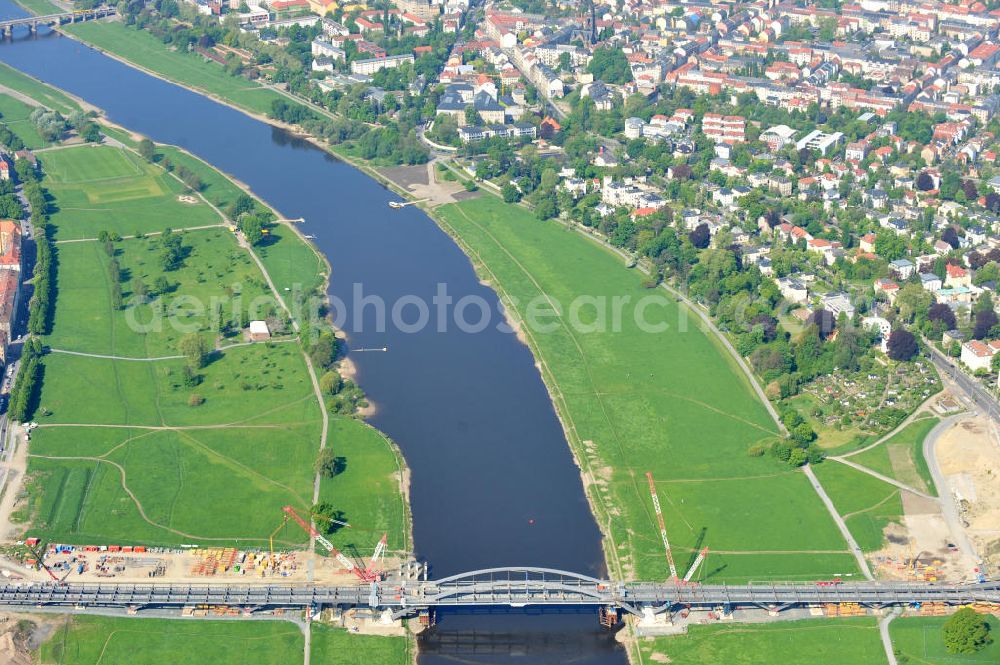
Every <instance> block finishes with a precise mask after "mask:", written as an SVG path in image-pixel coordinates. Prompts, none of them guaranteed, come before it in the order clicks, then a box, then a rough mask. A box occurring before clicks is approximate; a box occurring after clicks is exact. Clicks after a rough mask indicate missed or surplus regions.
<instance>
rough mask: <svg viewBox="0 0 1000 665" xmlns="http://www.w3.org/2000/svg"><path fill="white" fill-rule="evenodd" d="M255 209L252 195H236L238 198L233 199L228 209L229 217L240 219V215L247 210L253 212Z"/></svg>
mask: <svg viewBox="0 0 1000 665" xmlns="http://www.w3.org/2000/svg"><path fill="white" fill-rule="evenodd" d="M253 210H254V202H253V199H252V198H250V196H249V195H247V194H240V195H239V196H237V197H236V200H235V201H233V203H232V204H231V205H230V206H229V210H228V212H229V218H230V219H239V218H240V215H242V214H244V213H247V212H253Z"/></svg>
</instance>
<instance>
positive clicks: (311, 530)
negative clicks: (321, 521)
mask: <svg viewBox="0 0 1000 665" xmlns="http://www.w3.org/2000/svg"><path fill="white" fill-rule="evenodd" d="M282 510H283V511H285V514H287V515H288V516H289V517H290V518H292V519H293V520H295V523H296V524H298V525H299V526H300V527H302V529H303V530H304V531H305V532H306V533H308V534H309V535H310V536H312V537H313V538H315V539H316V542H318V543H319V544H320V545H322V546H323V547H324V549H326V551H328V552H329V553H330V554H331V555H333V557H334V558H335V559H336V560H337V561H338V562H339V563H340V565H342V566H343V567H344V568H346V569H347V570H348V571H350V572H351V573H353V574H354V575H355V576H356V577H357V578H358V579H359V580H361V581H362V582H369V583H370V582H378V581H379V580H380V579H381V577H382V574H381V572H380V571H379V570H377V568H376V567H377V565H378V562H379V560H380V559H381V558H382V556H383V555H384V554H385V548H386V540H387V538H388V536H389V534H387V533H384V534H382V540H380V541H379V542H378V545H376V546H375V553H374V554H372V558H371V560H370V561H369V562H368V565H367V566H366V567H364V568H362V567H361V566H360V565H359V564H357V563H355V562H354V561H351V560H350V559H349V558H347V557H346V556H345V555H344V553H343V552H341V551H340V550H338V549H337V548H336V547H334V546H333V543H331V542H330V541H329V540H327V539H326V538H325V537H324V536H323V534H321V533H320V532H319V531H317V530H316V529H315V527H313V525H312V524H310V523H309V522H307V521H306V520H305V519H303V518H302V516H301V515H299V514H298V513H297V512H295V509H294V508H292V507H291V506H285V507H283V508H282Z"/></svg>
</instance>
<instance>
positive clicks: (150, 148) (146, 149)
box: [136, 139, 156, 162]
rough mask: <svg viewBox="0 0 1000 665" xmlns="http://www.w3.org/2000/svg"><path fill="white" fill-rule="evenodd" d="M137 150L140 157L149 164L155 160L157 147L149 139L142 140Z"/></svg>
mask: <svg viewBox="0 0 1000 665" xmlns="http://www.w3.org/2000/svg"><path fill="white" fill-rule="evenodd" d="M136 150H137V151H138V152H139V156H140V157H142V158H143V159H145V160H146V161H147V162H152V161H153V158H154V157H155V156H156V146H155V145H153V142H152V141H150V140H149V139H142V140H141V141H139V145H137V146H136Z"/></svg>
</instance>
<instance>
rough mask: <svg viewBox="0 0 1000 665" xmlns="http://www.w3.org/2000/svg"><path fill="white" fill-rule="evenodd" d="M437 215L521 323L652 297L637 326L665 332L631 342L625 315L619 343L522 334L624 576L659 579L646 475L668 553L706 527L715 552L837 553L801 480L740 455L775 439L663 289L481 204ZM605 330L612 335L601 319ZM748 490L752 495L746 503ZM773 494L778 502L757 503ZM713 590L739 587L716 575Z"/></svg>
mask: <svg viewBox="0 0 1000 665" xmlns="http://www.w3.org/2000/svg"><path fill="white" fill-rule="evenodd" d="M438 212H439V213H440V215H441V216H442V217H443V218H444V219H445V220H446V222H447V223H448V224H449V225H451V226H452V228H453V229H454V230H455V231H456V232H457V233H458V235H459V236H460V237H461V239H462V241H463V242H465V243H466V244H467V245H468V246H469V247H470V248H471V251H472V256H473V257H474V259H475V260H477V261H479V262H483V263H485V264H486V266H487V267H488V268H489V270H490V271H491V273H492V274H490V273H487V275H486V276H487V278H489V279H490V281H491V282H499V284H498V286H500V287H501V288H502V290H503V292H504V293H506V294H507V295H509V296H510V297H512V298H514V299H516V302H517V305H516V309H517V311H518V313H519V314H521V315H522V316H523V315H524V313H525V310H526V304H527V303H529V302H530V301H531V300H532V299H533V298H537V297H538V296H539V295H540V293H541V292H544V293H545V294H547V295H548V296H549V297H551V298H553V299H555V300H557V301H559V302H560V303H561V304H562V306H563V307H564V308H568V307H569V306H570V304H571V303H572V302H573V300H574V299H575V298H576V297H578V296H580V295H586V296H593V297H596V298H598V299H600V298H602V297H603V298H607V299H608V301H610V299H611V298H612V297H614V296H628V297H629V298H631V302H632V303H633V304H634V303H636V302H637V301H639V300H640V299H642V298H644V297H646V296H654V297H656V298H658V299H659V300H658V301H657V302H656V304H654V305H652V306H649V307H648V308H647V309H646V311H645V314H646V320H647V321H649V322H650V323H661V322H665V323H667V324H668V326H669V327H668V329H667V330H666V331H665V332H660V333H656V334H653V333H647V332H643V331H642V330H641V329H640V327H639V325H638V324H637V323H636V320H635V317H634V316H633V314H634V311H633V309H632V308H631V307H626V308H625V309H624V310H623V312H624V314H623V316H622V317H621V319H622V321H621V328H620V332H610V331H609V332H596V333H585V332H580V331H576V332H568V331H567V330H566V328H565V327H563V326H559V325H557V326H553V329H552V331H551V332H546V333H542V332H535V333H534V342H535V344H536V345H537V347H538V349H537V352H538V354H539V358H540V360H541V361H542V363H543V369H542V371H543V374H544V375H546V376H547V378H549V379H550V380H551V378H552V377H555V381H556V383H557V384H558V388H559V390H558V391H557V393H556V395H555V398H556V403H557V407H558V408H559V409H560V410H561V411H563V415H564V416H567V417H568V419H569V420H570V427H571V430H573V431H574V432H575V436H574V439H575V440H574V441H573V442H572V443H573V444H574V445H575V446H576V447H577V450H578V452H584V450H586V451H587V453H588V457H589V458H590V464H589V466H590V467H591V468H593V469H594V470H595V472H598V473H597V475H600V477H601V480H602V482H600V483H598V484H596V485H595V486H591V487H590V490H589V491H590V492H591V493H592V494H593V493H597V494H598V495H599V496H600V497H601V498H602V499H603V500H607V501H608V502H609V503H610V504H611V505H612V506H613V507H614V510H615V511H620V514H619V512H615V513H614V517H613V518H611V517H610V516H604V515H601V514H599V515H598V519H599V520H601V521H602V523H605V524H609V525H610V529H611V531H612V533H613V535H614V538H615V541H616V542H617V543H619V549H618V551H617V552H616V554H617V555H618V556H619V557H622V558H623V559H624V561H625V566H626V567H628V568H630V570H629V571H628V572H629V573H632V574H635V575H636V576H637V577H654V576H658V575H660V573H661V572H662V570H661V569H662V545H661V544H660V540H659V536H658V529H657V527H656V522H655V519H653V517H652V515H653V513H652V507H651V502H650V497H649V490H648V488H647V485H646V479H645V477H644V472H645V471H646V470H651V471H653V472H654V474H655V476H656V479H657V481H658V482H659V487H660V499H661V501H662V502H663V504H664V505H665V506H667V512H668V527H667V528H668V531H669V532H670V534H671V540H672V542H676V546H677V547H680V548H685V547H688V548H689V547H693V546H694V545H695V544H696V542H697V534H698V533H700V531H701V530H702V529H706V530H707V531H706V542H705V545H708V546H709V547H719V545H718V543H717V542H716V541H719V542H727V543H729V544H731V545H732V547H719V549H732V550H739V551H748V550H753V549H754V548H760V549H761V550H767V551H771V550H773V551H788V550H834V551H846V546H845V545H844V543H843V541H842V539H841V537H840V536H839V535H838V533H837V531H836V527H835V525H834V524H833V522H832V520H831V519H830V518H829V516H828V515H825V514H824V511H823V509H822V505H821V503H820V502H819V499H818V498H817V497H816V496H815V495H814V493H813V492H812V490H811V488H810V487H809V486H808V483H807V482H805V479H804V478H800V477H798V476H794V475H792V474H790V473H788V471H789V469H788V467H785V466H781V465H780V464H777V463H776V462H775V461H773V460H771V459H770V458H767V457H764V458H752V457H749V456H748V455H747V450H748V448H750V447H751V446H752V445H754V444H757V443H764V444H766V443H768V442H770V441H772V440H774V439H775V438H776V437H777V436H778V434H777V429H776V427H775V425H774V423H773V422H772V421H771V419H770V418H769V416H768V414H767V411H766V410H765V408H764V406H763V404H761V403H760V402H759V401H758V400H757V398H756V396H755V395H754V393H753V392H752V391H751V390H750V388H749V386H748V383H747V381H746V379H745V377H743V376H741V375H740V374H739V373H738V370H737V369H736V368H735V364H734V362H733V360H732V359H731V358H729V357H728V356H727V355H726V354H725V353H724V352H723V351H721V350H720V347H719V346H718V344H717V342H716V341H715V340H712V339H709V337H708V336H706V335H705V334H704V333H703V332H701V330H700V329H699V328H698V326H697V322H698V319H697V318H696V317H695V315H694V314H691V313H689V312H687V311H686V310H683V309H681V308H680V307H679V306H678V304H677V303H676V302H675V301H674V299H673V298H671V297H669V296H668V295H667V294H665V293H663V292H662V291H656V292H653V291H649V290H646V289H643V288H642V286H641V275H639V274H638V273H636V272H630V271H628V270H626V269H625V268H624V267H623V266H622V262H621V259H620V258H619V257H616V256H614V255H612V254H611V253H610V252H608V251H606V250H604V249H602V248H600V247H598V246H596V245H595V244H593V243H591V242H589V241H587V240H586V239H585V238H583V237H581V236H578V235H577V234H574V233H572V232H570V231H568V230H566V229H565V228H563V227H561V226H559V225H557V224H555V223H539V222H538V221H537V220H536V219H534V218H533V217H532V216H531V215H530V214H529V213H527V212H526V211H523V210H521V209H520V208H517V207H514V206H508V205H504V204H503V203H501V202H500V201H499V200H498V199H495V198H493V197H489V196H483V197H479V198H476V199H472V200H469V201H465V202H462V203H460V204H452V205H448V206H443V207H442V208H440V209H439V211H438ZM463 213H464V214H463ZM495 285H497V284H495ZM593 311H594V309H593V307H590V308H589V309H588V308H587V307H584V308H581V310H580V319H582V320H583V322H584V323H593V322H594V315H593ZM588 316H589V317H590V318H589V319H587V317H588ZM563 320H564V321H565V320H566V318H564V319H563ZM551 321H552V319H544V321H543V322H544V323H550V322H551ZM608 326H609V330H610V329H611V317H610V316H609V319H608ZM550 382H551V381H550ZM577 437H578V438H577ZM585 442H593V443H592V444H587V443H585ZM581 448H584V450H581ZM759 476H763V477H768V478H771V477H775V478H777V479H778V480H768V481H764V482H760V483H756V482H747V483H740V482H730V483H725V484H723V483H719V484H715V485H714V486H713V484H711V483H692V484H690V485H687V484H682V483H677V484H676V485H675V484H672V483H670V482H668V481H671V480H710V479H735V480H737V481H738V480H739V479H749V478H753V477H759ZM782 478H784V481H782V480H781V479H782ZM682 485H683V487H682ZM747 487H753V488H754V490H753V492H750V491H746V492H744V488H747ZM772 490H773V491H774V492H775V493H776V494H775V496H780V497H782V500H780V501H777V500H775V501H772V500H770V499H767V498H761V494H762V493H763V494H765V495H766V494H767V493H768V492H769V491H772ZM734 492H735V493H736V495H735V496H734V494H733V493H734ZM688 497H691V498H690V500H688ZM740 497H742V498H740ZM762 506H766V507H762ZM599 512H601V511H599ZM800 521H801V523H803V524H806V523H807V524H808V525H809V528H808V530H807V533H802V532H801V529H799V530H796V529H792V528H776V527H777V525H782V524H785V525H787V524H791V523H796V524H798V523H800ZM795 531H798V532H796V533H793V532H795ZM736 533H739V534H747V535H752V537H753V541H754V544H752V545H747V544H746V543H745V542H742V543H739V542H737V541H739V540H741V537H737V536H732V535H727V534H736ZM633 554H634V555H635V556H634V560H633V561H631V562H630V561H629V559H630V558H633V557H632V555H633ZM800 556H802V557H803V560H804V561H805V562H807V563H808V562H810V561H811V562H813V564H814V569H813V571H812V574H813V575H816V576H822V575H827V574H832V573H833V572H841V571H842V567H840V566H837V567H836V568H833V567H831V566H830V562H829V561H825V560H823V559H822V558H816V557H811V556H810V555H808V554H801V555H800ZM716 579H717V581H739V580H741V579H746V578H745V576H741V575H739V574H734V575H732V576H730V574H729V573H728V572H727V571H724V572H723V573H722V574H720V576H719V577H717V578H716Z"/></svg>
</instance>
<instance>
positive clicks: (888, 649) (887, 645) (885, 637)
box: [878, 607, 900, 665]
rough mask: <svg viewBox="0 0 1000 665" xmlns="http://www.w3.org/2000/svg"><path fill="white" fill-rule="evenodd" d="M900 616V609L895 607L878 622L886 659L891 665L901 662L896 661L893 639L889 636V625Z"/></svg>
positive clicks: (897, 664)
mask: <svg viewBox="0 0 1000 665" xmlns="http://www.w3.org/2000/svg"><path fill="white" fill-rule="evenodd" d="M899 615H900V610H899V608H898V607H894V608H892V610H891V611H890V612H889V613H888V614H886V615H885V616H884V617H882V619H880V620H879V622H878V633H879V637H881V638H882V647H883V648H884V649H885V657H886V660H888V661H889V665H899V661H897V660H896V652H895V651H894V650H893V648H892V637H891V636H890V635H889V624H890V623H892V620H893V619H895V618H896V617H898V616H899Z"/></svg>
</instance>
